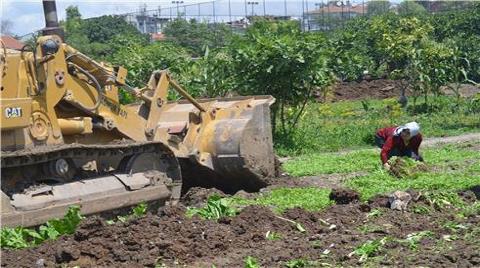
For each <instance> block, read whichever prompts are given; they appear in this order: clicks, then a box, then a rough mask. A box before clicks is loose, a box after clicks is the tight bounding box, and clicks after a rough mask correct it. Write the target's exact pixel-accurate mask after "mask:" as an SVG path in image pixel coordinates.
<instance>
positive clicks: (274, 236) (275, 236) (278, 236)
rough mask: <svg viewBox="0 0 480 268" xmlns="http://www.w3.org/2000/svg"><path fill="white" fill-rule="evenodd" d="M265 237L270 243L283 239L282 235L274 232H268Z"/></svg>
mask: <svg viewBox="0 0 480 268" xmlns="http://www.w3.org/2000/svg"><path fill="white" fill-rule="evenodd" d="M265 237H266V238H267V240H270V241H273V240H279V239H282V235H281V234H279V233H277V232H274V231H268V232H267V233H266V234H265Z"/></svg>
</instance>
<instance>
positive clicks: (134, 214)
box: [107, 202, 148, 225]
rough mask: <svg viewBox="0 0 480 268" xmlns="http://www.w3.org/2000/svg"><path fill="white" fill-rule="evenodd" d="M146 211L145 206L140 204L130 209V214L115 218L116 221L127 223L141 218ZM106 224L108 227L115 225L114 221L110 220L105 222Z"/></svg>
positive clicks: (146, 207)
mask: <svg viewBox="0 0 480 268" xmlns="http://www.w3.org/2000/svg"><path fill="white" fill-rule="evenodd" d="M147 209H148V206H147V204H146V203H144V202H142V203H140V204H138V205H136V206H135V207H134V208H132V210H131V211H130V214H128V215H124V216H122V215H119V216H117V221H119V222H127V221H129V220H131V219H135V218H140V217H143V216H145V214H146V213H147ZM107 224H109V225H111V224H115V220H113V219H112V220H107Z"/></svg>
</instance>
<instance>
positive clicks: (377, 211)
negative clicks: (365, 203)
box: [367, 208, 383, 218]
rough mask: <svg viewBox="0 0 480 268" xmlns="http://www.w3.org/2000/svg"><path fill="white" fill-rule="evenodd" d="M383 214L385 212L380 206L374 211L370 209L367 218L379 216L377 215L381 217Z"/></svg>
mask: <svg viewBox="0 0 480 268" xmlns="http://www.w3.org/2000/svg"><path fill="white" fill-rule="evenodd" d="M382 214H383V212H382V211H381V210H380V209H378V208H376V209H372V211H370V212H369V213H368V214H367V218H377V217H380V216H381V215H382Z"/></svg>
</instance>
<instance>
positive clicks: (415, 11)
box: [398, 0, 427, 16]
mask: <svg viewBox="0 0 480 268" xmlns="http://www.w3.org/2000/svg"><path fill="white" fill-rule="evenodd" d="M426 12H427V10H426V9H425V7H423V6H422V5H421V4H419V3H416V2H414V1H410V0H406V1H403V2H401V3H400V5H398V13H399V14H400V15H412V16H419V15H422V14H425V13H426Z"/></svg>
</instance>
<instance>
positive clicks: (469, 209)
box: [458, 201, 480, 218]
mask: <svg viewBox="0 0 480 268" xmlns="http://www.w3.org/2000/svg"><path fill="white" fill-rule="evenodd" d="M458 215H459V216H460V217H461V218H468V217H470V216H475V215H480V202H479V201H477V202H475V203H473V204H471V205H468V206H465V207H464V208H463V209H461V210H460V212H459V213H458Z"/></svg>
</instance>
